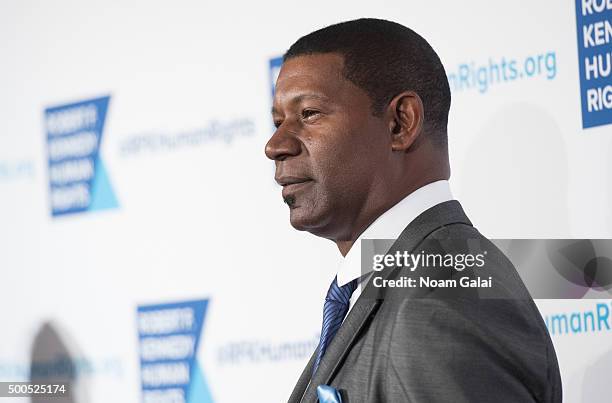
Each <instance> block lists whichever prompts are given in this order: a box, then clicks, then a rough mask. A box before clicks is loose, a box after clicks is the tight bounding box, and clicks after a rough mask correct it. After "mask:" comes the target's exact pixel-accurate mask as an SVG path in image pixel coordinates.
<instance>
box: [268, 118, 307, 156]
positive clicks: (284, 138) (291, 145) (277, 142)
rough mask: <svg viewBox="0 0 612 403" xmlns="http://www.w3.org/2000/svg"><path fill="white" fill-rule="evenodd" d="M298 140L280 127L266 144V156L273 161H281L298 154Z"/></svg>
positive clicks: (299, 148)
mask: <svg viewBox="0 0 612 403" xmlns="http://www.w3.org/2000/svg"><path fill="white" fill-rule="evenodd" d="M300 150H301V147H300V142H299V140H298V139H297V138H296V137H295V135H294V134H292V133H290V132H289V131H288V130H286V129H283V126H282V125H281V126H280V127H279V128H278V129H276V131H275V132H274V134H273V135H272V137H270V140H268V143H267V144H266V156H267V157H268V158H270V159H271V160H273V161H283V160H285V159H286V158H288V157H293V156H296V155H298V154H299V153H300Z"/></svg>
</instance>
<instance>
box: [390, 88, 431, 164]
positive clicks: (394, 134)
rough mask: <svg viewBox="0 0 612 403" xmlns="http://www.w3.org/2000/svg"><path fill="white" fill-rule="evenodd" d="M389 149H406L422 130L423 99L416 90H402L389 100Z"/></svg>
mask: <svg viewBox="0 0 612 403" xmlns="http://www.w3.org/2000/svg"><path fill="white" fill-rule="evenodd" d="M388 112H389V116H390V119H389V130H390V132H391V149H392V150H393V151H404V152H405V151H408V149H409V148H410V146H412V144H414V142H415V141H416V140H417V138H418V137H419V135H420V134H421V131H422V130H423V120H424V116H425V114H424V110H423V101H422V100H421V97H419V95H418V94H417V93H416V92H413V91H404V92H402V93H400V94H398V95H396V96H395V97H393V99H392V100H391V102H390V103H389V107H388Z"/></svg>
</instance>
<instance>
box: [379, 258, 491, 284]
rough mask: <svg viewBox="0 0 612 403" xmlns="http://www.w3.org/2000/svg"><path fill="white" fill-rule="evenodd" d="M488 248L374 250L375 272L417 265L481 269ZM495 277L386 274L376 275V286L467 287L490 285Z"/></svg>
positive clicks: (460, 270) (416, 266)
mask: <svg viewBox="0 0 612 403" xmlns="http://www.w3.org/2000/svg"><path fill="white" fill-rule="evenodd" d="M486 254H487V251H484V252H482V253H476V254H473V253H456V254H453V253H445V254H442V253H425V251H420V252H419V253H409V252H408V251H405V250H404V251H399V250H397V251H395V253H391V254H374V255H373V256H372V263H373V264H372V270H373V271H374V272H376V273H378V272H381V271H382V270H384V269H385V268H387V269H389V268H403V269H406V270H408V271H409V272H410V273H414V272H415V271H416V270H417V269H441V270H448V269H452V270H455V271H457V272H462V271H464V270H465V269H468V270H469V269H480V268H483V267H484V266H485V256H486ZM492 282H493V278H492V277H491V276H488V277H486V278H484V277H481V276H479V275H476V276H462V277H459V279H455V278H435V277H432V276H428V275H418V276H414V277H410V276H401V277H399V278H396V279H388V278H384V277H383V276H380V275H374V278H373V285H374V287H405V288H417V287H426V288H433V287H465V288H479V287H480V288H491V287H492Z"/></svg>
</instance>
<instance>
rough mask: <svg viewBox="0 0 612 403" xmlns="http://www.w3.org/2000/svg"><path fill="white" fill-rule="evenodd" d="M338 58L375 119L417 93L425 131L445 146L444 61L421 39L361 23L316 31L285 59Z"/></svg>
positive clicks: (393, 27) (377, 23)
mask: <svg viewBox="0 0 612 403" xmlns="http://www.w3.org/2000/svg"><path fill="white" fill-rule="evenodd" d="M317 53H338V54H340V55H341V56H343V58H344V71H343V75H344V77H345V78H346V79H347V80H349V81H351V82H352V83H353V84H355V85H356V86H358V87H360V88H361V89H363V90H364V91H365V92H366V93H367V94H368V95H369V97H370V99H371V100H372V113H373V114H374V115H375V116H382V113H383V110H384V108H385V107H386V106H387V105H388V103H389V102H390V101H391V100H392V99H393V97H395V96H396V95H397V94H399V93H401V92H402V91H414V92H416V93H417V94H418V95H419V97H420V98H421V100H422V101H423V108H424V110H425V122H424V128H426V130H427V131H429V132H431V135H432V136H433V137H434V138H432V140H434V142H435V143H437V144H439V145H446V141H447V139H446V126H447V123H448V111H449V109H450V103H451V94H450V87H449V85H448V78H447V77H446V72H445V71H444V66H442V62H441V61H440V58H439V57H438V55H437V54H436V52H435V51H434V50H433V48H432V47H431V46H430V45H429V43H428V42H427V41H426V40H425V39H423V37H421V36H420V35H419V34H417V33H416V32H414V31H413V30H411V29H410V28H407V27H405V26H403V25H401V24H398V23H396V22H392V21H386V20H380V19H374V18H361V19H358V20H352V21H346V22H341V23H338V24H334V25H330V26H328V27H325V28H322V29H319V30H317V31H314V32H312V33H310V34H308V35H305V36H303V37H301V38H300V39H298V40H297V41H296V42H295V43H294V44H293V45H291V47H290V48H289V50H287V52H286V53H285V55H284V56H283V62H284V61H287V60H289V59H291V58H293V57H297V56H302V55H311V54H317Z"/></svg>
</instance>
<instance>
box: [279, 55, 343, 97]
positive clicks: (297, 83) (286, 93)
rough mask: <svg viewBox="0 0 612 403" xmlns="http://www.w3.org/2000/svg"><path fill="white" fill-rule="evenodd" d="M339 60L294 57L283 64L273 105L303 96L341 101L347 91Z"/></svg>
mask: <svg viewBox="0 0 612 403" xmlns="http://www.w3.org/2000/svg"><path fill="white" fill-rule="evenodd" d="M343 67H344V62H343V59H342V56H340V55H338V54H334V53H326V54H315V55H305V56H297V57H293V58H291V59H289V60H287V61H286V62H285V63H283V66H282V68H281V71H280V73H279V75H278V79H277V81H276V88H275V93H274V103H275V104H277V103H279V104H283V103H285V102H291V101H292V100H294V99H296V98H298V97H302V96H304V95H320V96H321V97H324V98H328V99H332V100H333V99H336V98H339V97H341V96H342V95H343V94H345V92H346V91H347V89H348V87H350V84H351V83H350V82H349V81H348V80H346V79H345V78H344V77H343V76H342V69H343Z"/></svg>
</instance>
